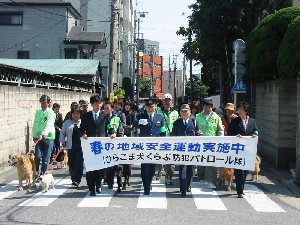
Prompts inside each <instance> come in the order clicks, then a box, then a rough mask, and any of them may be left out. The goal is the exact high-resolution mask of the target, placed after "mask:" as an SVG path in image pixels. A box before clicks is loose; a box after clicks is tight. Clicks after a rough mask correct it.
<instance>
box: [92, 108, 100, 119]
mask: <svg viewBox="0 0 300 225" xmlns="http://www.w3.org/2000/svg"><path fill="white" fill-rule="evenodd" d="M92 112H93V118H94V121H95V120H96V115H97V117H98V120H99V114H100V110H99V111H98V112H95V111H92Z"/></svg>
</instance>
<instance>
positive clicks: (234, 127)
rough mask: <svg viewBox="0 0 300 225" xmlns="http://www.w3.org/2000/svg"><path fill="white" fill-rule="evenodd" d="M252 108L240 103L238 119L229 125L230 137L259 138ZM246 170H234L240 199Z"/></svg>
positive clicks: (245, 103)
mask: <svg viewBox="0 0 300 225" xmlns="http://www.w3.org/2000/svg"><path fill="white" fill-rule="evenodd" d="M249 111H250V106H249V104H248V103H247V102H245V101H243V102H239V103H238V105H237V113H238V115H239V116H238V117H236V118H235V119H233V120H232V121H231V123H230V124H229V128H228V136H237V137H239V138H241V137H242V136H252V138H257V136H258V131H257V127H256V122H255V119H253V118H250V117H249ZM247 172H248V171H246V170H241V169H234V176H235V183H236V192H237V195H238V196H237V197H238V198H243V194H244V185H245V181H246V176H247Z"/></svg>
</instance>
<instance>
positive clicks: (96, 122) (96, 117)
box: [95, 114, 98, 125]
mask: <svg viewBox="0 0 300 225" xmlns="http://www.w3.org/2000/svg"><path fill="white" fill-rule="evenodd" d="M95 124H96V125H97V124H98V115H97V114H95Z"/></svg>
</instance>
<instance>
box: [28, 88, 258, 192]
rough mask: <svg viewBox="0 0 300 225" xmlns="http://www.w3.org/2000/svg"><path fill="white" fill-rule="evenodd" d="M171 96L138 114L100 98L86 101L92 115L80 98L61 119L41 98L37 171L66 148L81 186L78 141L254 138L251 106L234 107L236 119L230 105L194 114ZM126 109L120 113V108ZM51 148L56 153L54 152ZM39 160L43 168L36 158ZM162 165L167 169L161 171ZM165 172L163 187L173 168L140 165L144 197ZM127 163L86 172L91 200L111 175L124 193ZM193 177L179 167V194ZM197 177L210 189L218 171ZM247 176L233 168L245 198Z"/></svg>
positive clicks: (203, 170) (205, 170) (208, 106)
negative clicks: (174, 103) (220, 110)
mask: <svg viewBox="0 0 300 225" xmlns="http://www.w3.org/2000/svg"><path fill="white" fill-rule="evenodd" d="M172 100H173V99H172V95H171V94H169V93H167V94H165V95H164V98H163V100H162V105H161V106H160V107H157V103H158V101H157V98H152V99H147V100H146V101H145V111H143V112H140V113H138V112H137V111H138V109H137V108H136V107H135V106H134V105H131V103H130V102H126V103H124V104H122V103H121V102H120V101H115V102H113V103H112V102H109V101H104V102H103V101H102V100H101V98H100V96H99V95H94V96H91V97H90V105H91V107H92V110H91V111H88V105H89V103H88V102H87V101H85V100H80V101H79V104H78V103H77V102H73V103H72V104H71V111H70V112H68V113H67V115H66V117H65V120H62V115H61V113H60V112H59V109H60V106H59V104H58V103H54V104H53V106H52V107H51V99H50V97H49V96H46V95H43V96H41V98H40V103H41V109H38V110H37V111H36V115H35V119H34V125H33V138H34V141H35V143H36V149H35V155H36V157H35V161H36V167H37V168H36V169H37V170H36V171H39V172H40V175H41V176H43V175H44V173H45V172H46V170H47V167H48V164H49V161H50V156H51V152H53V151H54V153H57V152H58V150H59V149H61V148H62V147H64V148H66V149H68V156H69V172H70V175H71V179H72V185H73V186H75V187H78V186H79V184H80V183H81V179H82V176H83V170H84V159H83V153H82V149H81V140H80V138H83V139H88V138H89V137H110V138H116V137H123V136H135V135H136V133H137V130H138V129H139V135H138V136H139V137H141V138H142V137H168V136H201V135H204V136H223V135H231V136H236V135H238V136H239V137H241V136H245V135H246V136H249V135H252V136H253V137H255V136H256V135H257V134H258V132H257V129H256V124H255V120H254V119H252V118H249V116H248V112H249V105H248V103H246V102H240V103H239V104H238V111H237V112H238V115H236V114H235V109H234V105H233V104H232V103H228V104H227V105H226V107H225V111H226V112H225V113H224V115H220V116H219V115H217V113H215V112H214V111H213V103H212V101H209V100H204V101H203V110H202V111H201V112H197V110H194V108H193V106H194V107H195V105H194V104H192V105H191V106H190V105H189V104H182V105H181V106H180V108H179V113H178V111H177V110H175V109H174V108H172ZM122 107H124V109H122ZM53 149H54V150H53ZM41 159H42V167H41V169H40V168H39V167H40V160H41ZM164 167H165V168H164ZM164 170H165V184H166V185H173V180H172V178H173V176H174V170H175V165H172V164H168V165H165V166H164V165H156V164H149V163H142V164H141V177H142V182H143V187H144V194H145V195H149V194H150V192H151V189H152V187H151V183H152V179H153V177H154V176H155V174H156V171H157V176H156V179H157V180H160V179H161V178H162V174H163V172H164ZM130 174H131V166H130V165H117V166H113V167H109V168H106V169H101V170H95V171H89V172H87V173H86V180H87V185H88V188H89V195H90V196H95V195H96V194H100V193H101V191H102V189H101V188H102V183H101V182H102V180H104V182H106V184H107V185H108V188H109V189H112V188H113V185H114V177H115V175H116V176H117V185H118V188H117V191H118V192H120V191H121V190H122V189H123V190H125V189H126V185H129V181H128V180H127V181H124V183H122V175H123V176H125V177H129V176H130ZM193 174H194V166H191V165H180V166H179V181H180V193H181V196H186V194H187V192H190V191H191V181H192V178H193ZM197 175H198V178H199V181H200V184H205V183H206V182H208V184H210V185H212V184H215V183H216V179H217V168H215V167H201V166H197ZM245 176H246V174H245V172H244V171H243V170H235V177H236V184H237V186H236V187H237V188H236V189H237V194H238V197H239V198H242V197H243V188H244V183H245Z"/></svg>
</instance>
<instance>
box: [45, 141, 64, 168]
mask: <svg viewBox="0 0 300 225" xmlns="http://www.w3.org/2000/svg"><path fill="white" fill-rule="evenodd" d="M62 150H63V146H61V147H60V149H59V151H58V152H57V154H56V155H55V157H54V158H53V159H52V161H51V162H50V164H49V165H48V167H47V169H46V171H45V173H46V172H47V171H48V170H50V169H51V167H52V165H53V163H54V162H55V160H56V158H57V157H58V155H59V153H61V152H62Z"/></svg>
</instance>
